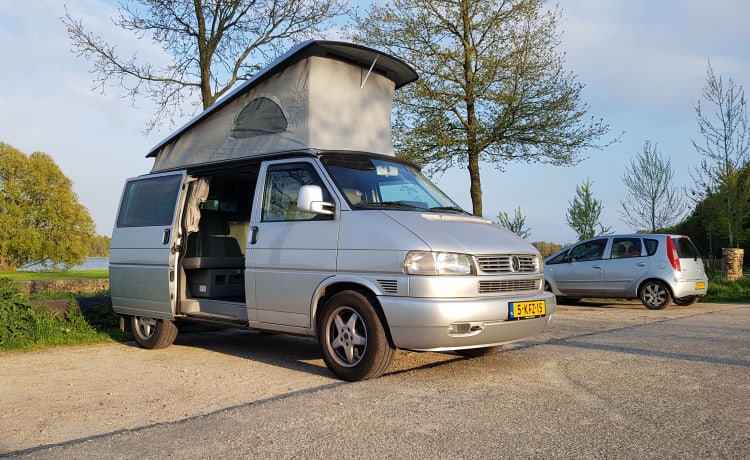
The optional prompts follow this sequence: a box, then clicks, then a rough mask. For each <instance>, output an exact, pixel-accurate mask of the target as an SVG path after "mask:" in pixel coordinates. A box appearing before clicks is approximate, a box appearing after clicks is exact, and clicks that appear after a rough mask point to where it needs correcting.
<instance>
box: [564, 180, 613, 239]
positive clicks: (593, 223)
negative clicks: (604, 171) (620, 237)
mask: <svg viewBox="0 0 750 460" xmlns="http://www.w3.org/2000/svg"><path fill="white" fill-rule="evenodd" d="M592 185H593V183H592V182H591V180H589V179H586V182H584V183H582V184H581V185H576V196H575V197H574V198H573V201H572V202H570V203H569V204H570V207H569V208H568V214H567V216H565V217H566V220H567V222H568V226H569V227H570V228H572V229H573V230H574V231H575V232H576V234H577V235H578V240H579V241H580V240H585V239H587V238H592V237H594V236H596V235H597V232H596V227H597V226H598V227H599V235H604V234H607V233H609V232H610V230H611V229H610V227H605V226H603V225H602V224H601V223H600V222H599V216H601V214H602V210H603V209H604V206H603V205H602V202H601V201H600V200H597V199H595V198H594V194H593V193H592V191H591V186H592Z"/></svg>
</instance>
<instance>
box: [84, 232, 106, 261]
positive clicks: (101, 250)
mask: <svg viewBox="0 0 750 460" xmlns="http://www.w3.org/2000/svg"><path fill="white" fill-rule="evenodd" d="M111 241H112V238H110V237H108V236H106V235H96V236H94V237H93V238H92V239H91V244H90V246H89V254H88V255H89V257H109V246H110V243H111Z"/></svg>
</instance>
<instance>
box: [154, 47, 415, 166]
mask: <svg viewBox="0 0 750 460" xmlns="http://www.w3.org/2000/svg"><path fill="white" fill-rule="evenodd" d="M416 79H417V74H416V72H415V71H414V69H412V68H411V67H409V66H408V65H407V64H405V63H404V62H402V61H401V60H399V59H397V58H395V57H393V56H389V55H386V54H383V53H380V52H379V51H377V50H374V49H371V48H367V47H365V46H361V45H355V44H351V43H343V42H334V41H308V42H305V43H302V44H300V45H298V46H296V47H295V48H293V49H291V50H290V51H289V52H287V53H286V54H284V55H283V56H281V57H280V58H279V59H277V60H276V61H275V62H274V63H273V64H271V65H270V66H268V67H266V68H265V69H263V70H262V71H260V72H259V73H258V74H257V75H255V76H254V77H253V78H252V79H250V80H248V81H246V82H245V83H243V84H242V85H240V86H239V87H238V88H237V89H235V90H234V91H232V92H231V93H230V94H228V95H227V96H226V97H224V98H223V99H220V100H219V101H218V102H217V103H215V104H214V105H212V106H211V107H209V108H208V109H206V110H205V111H204V112H202V113H201V114H200V115H198V116H197V117H196V118H194V119H193V120H192V121H190V122H189V123H188V124H187V125H185V126H183V127H182V128H181V129H179V130H178V131H176V132H175V133H174V134H172V135H171V136H170V137H168V138H167V139H165V140H164V141H163V142H161V143H160V144H159V145H157V146H156V147H154V148H153V149H152V150H151V151H150V152H149V153H148V155H147V157H155V161H154V166H153V168H152V170H151V171H152V172H159V171H168V170H174V169H181V168H185V167H189V166H195V165H202V164H207V163H216V162H223V161H231V160H237V159H242V158H249V157H257V156H261V155H266V154H272V153H280V152H289V151H295V150H301V149H314V150H339V151H363V152H373V153H380V154H384V155H393V154H394V152H393V143H392V141H391V109H392V103H393V93H394V91H395V90H396V89H397V88H400V87H401V86H403V85H405V84H407V83H410V82H412V81H414V80H416Z"/></svg>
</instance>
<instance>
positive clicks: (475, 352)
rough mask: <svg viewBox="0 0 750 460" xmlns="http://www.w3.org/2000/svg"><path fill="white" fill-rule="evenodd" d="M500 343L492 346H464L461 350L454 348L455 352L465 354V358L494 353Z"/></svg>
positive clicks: (499, 347)
mask: <svg viewBox="0 0 750 460" xmlns="http://www.w3.org/2000/svg"><path fill="white" fill-rule="evenodd" d="M501 348H503V346H502V345H495V346H492V347H480V348H465V349H463V350H456V354H458V355H461V356H466V357H467V358H479V357H480V356H487V355H494V354H495V353H497V352H498V351H500V349H501Z"/></svg>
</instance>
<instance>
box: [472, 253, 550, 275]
mask: <svg viewBox="0 0 750 460" xmlns="http://www.w3.org/2000/svg"><path fill="white" fill-rule="evenodd" d="M476 260H477V265H478V266H479V270H481V271H482V272H484V273H493V274H494V273H538V272H539V257H537V256H533V255H528V254H524V255H513V254H509V255H490V256H476Z"/></svg>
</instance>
